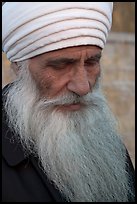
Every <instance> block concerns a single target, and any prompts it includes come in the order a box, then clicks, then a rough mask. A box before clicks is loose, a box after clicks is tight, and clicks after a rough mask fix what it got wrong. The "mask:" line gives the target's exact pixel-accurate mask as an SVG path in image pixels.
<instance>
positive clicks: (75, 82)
mask: <svg viewBox="0 0 137 204" xmlns="http://www.w3.org/2000/svg"><path fill="white" fill-rule="evenodd" d="M67 88H68V90H69V91H71V92H74V93H76V94H78V95H79V96H83V95H86V94H88V93H89V92H90V91H91V88H90V82H89V78H88V75H87V71H86V69H85V68H84V67H83V68H79V69H77V71H76V72H74V73H73V75H72V76H71V79H70V81H69V82H68V84H67Z"/></svg>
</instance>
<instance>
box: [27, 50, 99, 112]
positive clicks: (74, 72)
mask: <svg viewBox="0 0 137 204" xmlns="http://www.w3.org/2000/svg"><path fill="white" fill-rule="evenodd" d="M100 58H101V48H99V47H96V46H78V47H72V48H67V49H62V50H58V51H52V52H49V53H46V54H42V55H39V56H36V57H34V58H32V59H30V60H29V70H30V73H31V75H32V78H33V79H34V81H35V82H36V86H37V88H38V90H39V93H40V97H46V98H48V99H53V98H56V97H58V96H59V95H62V94H68V93H70V92H71V93H72V92H73V93H75V94H76V95H78V96H84V95H86V94H88V93H89V92H90V91H92V88H93V87H94V85H95V82H96V80H97V77H98V76H99V74H100ZM82 106H83V105H82V104H81V103H75V104H69V105H63V106H60V107H59V108H61V109H62V110H69V111H75V110H79V109H81V107H82Z"/></svg>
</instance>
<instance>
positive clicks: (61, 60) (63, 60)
mask: <svg viewBox="0 0 137 204" xmlns="http://www.w3.org/2000/svg"><path fill="white" fill-rule="evenodd" d="M76 62H78V59H73V58H59V59H51V60H50V59H49V60H47V62H46V65H47V66H57V65H60V64H68V63H76Z"/></svg>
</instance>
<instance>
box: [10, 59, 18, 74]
mask: <svg viewBox="0 0 137 204" xmlns="http://www.w3.org/2000/svg"><path fill="white" fill-rule="evenodd" d="M10 67H11V69H12V70H13V72H14V74H15V75H16V76H17V75H18V72H19V66H18V63H17V62H12V63H11V65H10Z"/></svg>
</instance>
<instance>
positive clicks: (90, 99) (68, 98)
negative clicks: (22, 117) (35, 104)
mask: <svg viewBox="0 0 137 204" xmlns="http://www.w3.org/2000/svg"><path fill="white" fill-rule="evenodd" d="M97 99H98V100H99V99H100V95H99V94H98V92H93V93H88V94H87V95H85V96H79V95H76V94H74V93H69V94H67V95H62V96H59V97H58V98H55V99H52V100H50V99H43V100H41V101H40V103H39V105H40V106H42V107H49V106H50V107H51V106H52V107H53V106H56V105H69V104H76V103H81V104H83V105H92V106H93V105H94V106H96V103H97V102H96V101H97Z"/></svg>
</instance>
